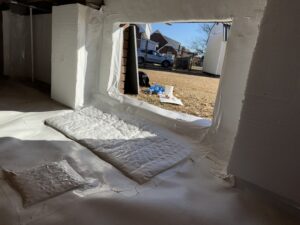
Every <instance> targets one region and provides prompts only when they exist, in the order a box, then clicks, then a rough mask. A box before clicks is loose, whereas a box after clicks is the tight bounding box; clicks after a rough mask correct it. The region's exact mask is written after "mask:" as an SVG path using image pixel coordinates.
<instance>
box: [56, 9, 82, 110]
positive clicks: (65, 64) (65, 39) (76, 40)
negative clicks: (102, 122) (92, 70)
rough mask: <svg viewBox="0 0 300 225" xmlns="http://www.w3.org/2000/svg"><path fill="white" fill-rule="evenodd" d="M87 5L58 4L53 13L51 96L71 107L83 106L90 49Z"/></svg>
mask: <svg viewBox="0 0 300 225" xmlns="http://www.w3.org/2000/svg"><path fill="white" fill-rule="evenodd" d="M86 9H87V7H86V6H82V5H79V4H70V5H62V6H54V7H53V12H52V63H51V64H52V65H51V97H52V98H53V99H54V100H56V101H58V102H60V103H62V104H64V105H67V106H69V107H71V108H78V107H81V106H82V105H83V100H84V78H85V72H86V59H87V52H86V49H85V38H86V37H85V36H86V27H85V18H86V15H85V14H86Z"/></svg>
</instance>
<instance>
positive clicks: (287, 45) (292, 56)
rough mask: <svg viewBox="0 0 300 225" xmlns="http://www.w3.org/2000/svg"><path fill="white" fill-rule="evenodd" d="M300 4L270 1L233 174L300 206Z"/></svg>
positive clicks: (249, 85)
mask: <svg viewBox="0 0 300 225" xmlns="http://www.w3.org/2000/svg"><path fill="white" fill-rule="evenodd" d="M299 12H300V2H299V1H289V2H284V1H280V0H270V1H268V6H267V8H266V12H265V16H264V19H263V22H262V25H261V32H260V36H259V39H258V42H257V47H256V51H255V54H254V57H253V63H252V65H251V71H250V74H249V79H248V82H247V89H246V93H245V100H244V104H243V110H242V114H241V119H240V125H239V128H238V132H237V136H236V140H235V145H234V148H233V153H232V158H231V161H230V167H229V172H230V173H232V174H234V175H236V176H237V177H239V178H241V179H244V180H246V181H248V182H251V183H254V184H256V185H258V186H260V187H262V188H264V189H267V190H269V191H272V192H274V193H276V194H279V195H281V196H284V197H285V198H287V199H290V200H292V201H294V202H297V203H298V204H300V178H299V171H300V138H299V137H300V126H299V125H300V104H299V99H300V74H299V71H300V63H299V59H300V51H299V50H300V26H299V23H298V22H296V21H300V13H299Z"/></svg>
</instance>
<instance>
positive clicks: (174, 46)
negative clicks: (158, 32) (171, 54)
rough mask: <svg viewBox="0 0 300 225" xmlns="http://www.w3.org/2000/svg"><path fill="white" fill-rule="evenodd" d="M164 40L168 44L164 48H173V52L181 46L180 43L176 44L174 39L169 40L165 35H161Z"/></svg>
mask: <svg viewBox="0 0 300 225" xmlns="http://www.w3.org/2000/svg"><path fill="white" fill-rule="evenodd" d="M163 37H164V39H165V40H166V41H167V42H168V43H167V44H166V45H165V46H171V47H173V48H174V49H175V50H178V49H179V48H180V46H181V43H180V42H178V41H175V40H174V39H172V38H169V37H167V36H165V35H163Z"/></svg>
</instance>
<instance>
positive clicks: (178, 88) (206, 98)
mask: <svg viewBox="0 0 300 225" xmlns="http://www.w3.org/2000/svg"><path fill="white" fill-rule="evenodd" d="M139 70H140V71H143V72H145V73H146V74H147V75H148V76H149V79H150V84H151V85H152V84H155V83H157V84H161V85H172V86H174V96H176V97H177V98H180V99H181V100H182V102H183V104H184V105H183V106H179V105H171V104H166V103H160V101H159V97H158V96H157V95H149V94H145V93H144V90H145V89H146V88H141V91H140V94H139V95H138V96H137V97H138V99H140V100H143V101H146V102H148V103H150V104H153V105H156V106H159V107H161V108H164V109H168V110H173V111H178V112H183V113H187V114H191V115H195V116H199V117H203V118H210V119H211V118H212V116H213V108H214V104H215V99H216V94H217V90H218V86H219V80H220V79H219V78H216V77H206V76H200V75H198V76H196V75H189V74H181V73H176V72H167V71H156V70H147V69H139Z"/></svg>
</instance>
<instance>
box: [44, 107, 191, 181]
mask: <svg viewBox="0 0 300 225" xmlns="http://www.w3.org/2000/svg"><path fill="white" fill-rule="evenodd" d="M46 124H48V125H49V126H51V127H53V128H55V129H57V130H59V131H60V132H62V133H63V134H65V135H66V136H68V137H70V138H71V139H73V140H76V141H78V142H79V143H80V144H82V145H84V146H86V147H87V148H89V149H90V150H91V151H93V152H94V153H95V154H96V155H98V156H99V157H100V158H102V159H104V160H105V161H107V162H109V163H111V164H112V165H114V166H115V167H117V168H118V169H120V170H121V171H122V172H123V173H124V174H126V175H127V176H129V177H131V178H132V179H133V180H135V181H136V182H138V183H144V182H146V181H148V180H149V179H150V178H151V177H153V176H155V175H157V174H158V173H160V172H162V171H164V170H166V169H168V168H170V167H172V166H174V165H175V164H177V163H178V162H180V161H182V160H184V159H186V157H187V156H188V155H189V153H190V150H189V149H187V148H185V147H183V146H181V145H180V144H178V143H175V142H173V141H170V140H169V139H168V138H166V137H163V136H161V135H159V134H157V133H154V132H151V131H149V130H147V128H146V127H145V126H143V125H142V124H130V123H128V122H125V121H123V120H121V119H119V118H118V117H117V116H114V115H111V114H107V113H103V112H102V111H100V110H98V109H97V108H94V107H87V108H84V109H81V110H79V111H75V112H72V113H67V114H65V115H62V116H57V117H53V118H50V119H47V120H46Z"/></svg>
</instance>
